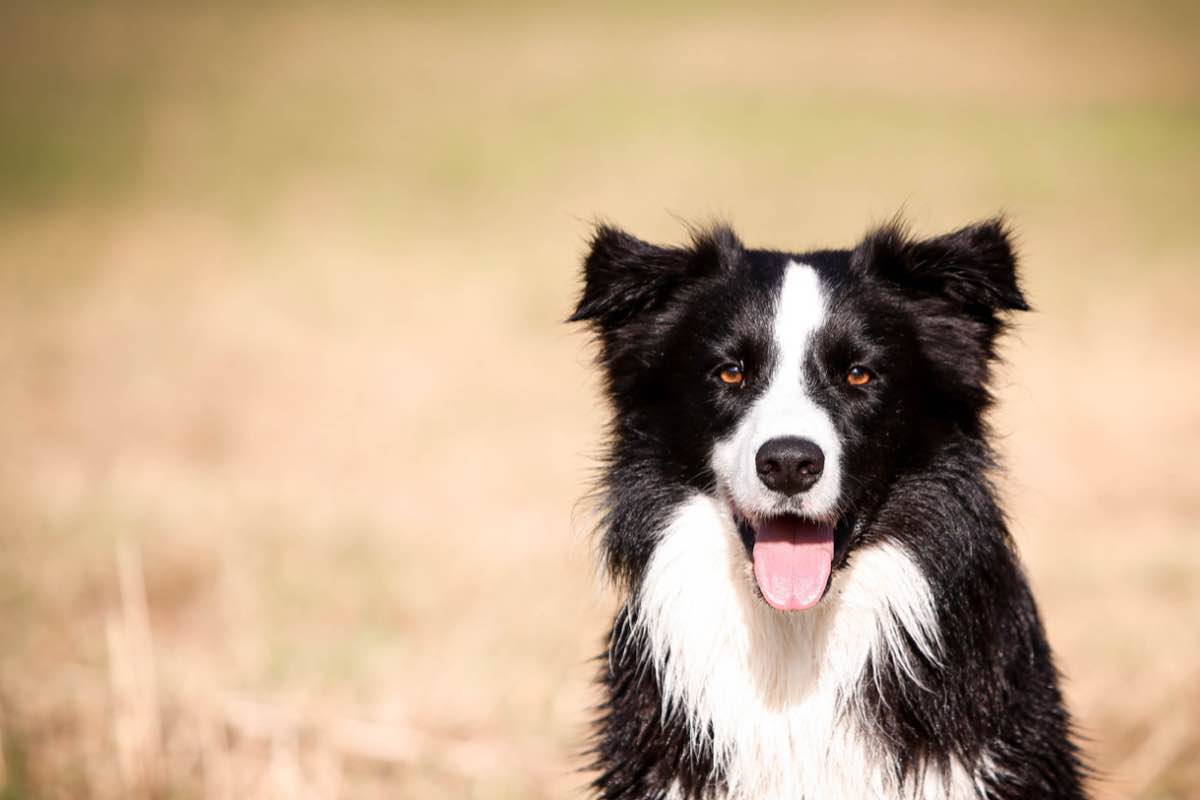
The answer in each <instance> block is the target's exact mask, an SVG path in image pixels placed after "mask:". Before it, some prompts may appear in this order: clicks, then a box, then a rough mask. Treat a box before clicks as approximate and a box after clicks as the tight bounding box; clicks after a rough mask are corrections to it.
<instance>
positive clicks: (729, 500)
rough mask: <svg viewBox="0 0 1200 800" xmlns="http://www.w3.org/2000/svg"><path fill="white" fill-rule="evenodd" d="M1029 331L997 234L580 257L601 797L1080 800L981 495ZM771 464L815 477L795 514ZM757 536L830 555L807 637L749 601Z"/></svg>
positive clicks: (995, 224)
mask: <svg viewBox="0 0 1200 800" xmlns="http://www.w3.org/2000/svg"><path fill="white" fill-rule="evenodd" d="M1026 308H1027V306H1026V302H1025V299H1024V297H1023V295H1022V293H1021V291H1020V288H1019V284H1018V279H1017V270H1016V262H1015V258H1014V254H1013V249H1012V247H1011V244H1010V239H1009V235H1008V232H1007V230H1006V228H1005V226H1004V225H1003V223H1001V222H1000V221H998V220H991V221H987V222H984V223H980V224H978V225H974V226H970V227H967V228H963V229H961V230H959V231H955V232H953V233H950V234H946V235H943V236H938V237H934V238H930V239H923V240H922V239H917V238H914V237H912V236H911V235H909V234H908V233H907V231H906V230H905V229H904V228H903V227H902V226H901V225H899V224H891V225H887V226H884V227H883V228H880V229H878V230H876V231H874V232H872V233H870V234H869V235H868V236H867V237H865V238H864V240H863V241H862V242H860V243H859V245H858V246H857V247H855V248H854V249H852V250H825V251H815V252H809V253H802V254H795V253H782V252H777V251H771V250H753V249H748V248H746V247H744V246H743V245H742V244H741V242H740V241H739V240H738V239H737V237H736V236H735V235H734V234H733V233H732V231H730V230H728V229H727V228H720V227H718V228H715V229H713V230H711V231H707V232H703V233H700V234H698V235H696V236H695V237H694V239H693V241H692V242H691V243H690V245H688V246H685V247H659V246H655V245H651V244H648V243H646V242H642V241H640V240H638V239H636V238H634V237H632V236H630V235H628V234H626V233H624V232H622V231H619V230H617V229H615V228H611V227H601V228H599V229H598V230H597V232H596V234H595V237H594V239H593V241H592V246H591V251H590V253H589V255H588V257H587V259H586V261H585V265H584V290H583V294H582V296H581V298H580V301H579V304H578V306H577V308H576V310H575V313H574V315H573V316H572V319H573V320H576V321H583V322H586V323H587V324H588V325H589V326H590V327H591V329H592V331H593V332H594V333H595V334H596V336H597V339H598V343H599V362H600V365H601V367H602V370H603V374H604V377H605V388H606V392H607V395H608V397H609V399H610V401H611V405H612V411H613V417H612V427H611V448H610V451H609V456H608V460H607V462H606V464H605V478H604V481H603V487H602V505H603V511H604V518H603V522H602V527H601V549H602V553H603V561H604V566H605V567H606V569H607V571H608V573H609V574H610V575H611V576H612V577H613V578H614V580H615V581H616V583H617V585H618V586H619V587H620V588H621V590H622V592H623V593H624V595H625V603H624V605H623V608H622V610H621V611H620V613H619V614H618V616H617V619H616V620H615V622H614V624H613V628H612V632H611V634H610V637H609V643H608V652H607V654H606V658H605V659H604V671H603V675H602V684H603V689H604V692H605V700H604V703H603V710H602V716H601V719H600V720H599V724H598V731H597V740H596V747H595V757H596V767H597V770H598V778H597V779H596V782H595V791H596V794H597V795H598V796H600V797H603V798H631V799H632V798H638V799H639V800H641V799H645V800H649V799H650V798H662V799H665V798H671V799H672V800H684V799H685V798H714V799H715V798H729V800H734V799H735V798H736V799H737V800H750V799H751V798H753V799H755V800H759V799H765V800H785V799H786V800H795V798H809V800H815V799H816V798H838V797H844V798H864V797H880V798H883V797H886V798H914V799H916V798H921V799H922V800H925V799H932V798H995V799H997V800H999V799H1002V798H1028V797H1054V798H1081V797H1083V796H1084V792H1083V788H1082V772H1083V770H1082V768H1081V765H1080V762H1079V759H1078V756H1077V752H1076V749H1075V747H1074V745H1073V744H1072V741H1071V737H1070V723H1069V718H1068V715H1067V713H1066V711H1065V710H1064V708H1063V705H1062V701H1061V697H1060V693H1059V689H1058V677H1057V673H1056V671H1055V669H1054V666H1053V663H1052V659H1051V654H1050V650H1049V647H1048V645H1047V643H1046V640H1045V636H1044V634H1043V631H1042V627H1041V624H1040V621H1039V619H1038V615H1037V611H1036V607H1035V605H1034V602H1033V599H1032V597H1031V595H1030V593H1029V589H1028V586H1027V583H1026V581H1025V578H1024V576H1023V574H1022V571H1021V569H1020V566H1019V563H1018V561H1017V559H1016V556H1015V553H1014V550H1013V548H1012V544H1011V541H1010V539H1009V535H1008V532H1007V528H1006V525H1005V521H1004V518H1003V515H1002V513H1001V511H1000V508H999V506H998V504H997V501H996V498H995V492H994V490H993V488H992V485H991V482H990V480H989V474H990V472H991V470H992V469H993V458H992V453H991V450H990V448H989V446H988V442H987V429H986V425H985V423H984V413H985V411H986V410H987V407H988V405H989V404H990V402H991V397H990V394H989V391H988V378H989V374H990V371H991V367H992V364H993V362H994V360H995V352H996V351H995V344H996V338H997V337H998V336H999V334H1000V333H1001V332H1002V331H1003V330H1004V327H1005V324H1006V318H1007V316H1008V314H1009V313H1011V312H1013V311H1018V310H1024V309H1026ZM731 366H735V367H736V374H737V375H740V376H741V378H740V379H739V380H737V381H736V382H730V381H728V380H725V379H718V377H719V376H720V375H722V374H729V372H728V368H729V367H731ZM851 372H856V373H857V374H860V375H861V374H866V375H868V377H869V381H867V382H865V383H862V384H861V385H860V384H858V383H852V382H848V381H847V379H846V378H847V375H848V374H850V373H851ZM781 437H790V438H793V439H800V440H803V441H805V442H807V443H809V446H811V447H816V448H817V449H818V450H819V451H820V453H822V454H823V463H822V464H821V465H820V466H818V467H817V468H816V471H815V472H814V473H813V474H811V475H810V476H809V478H810V480H809V482H808V483H806V484H805V488H804V489H803V490H802V491H797V490H794V487H793V489H786V490H785V489H780V488H779V486H778V483H774V482H772V481H769V480H767V478H766V477H765V474H764V471H763V470H764V467H763V464H762V455H761V454H762V452H763V448H764V446H765V445H766V444H767V443H769V442H776V441H779V440H780V438H781ZM756 456H757V460H756ZM810 466H811V465H810ZM809 484H811V485H809ZM772 486H774V487H775V488H772ZM779 520H790V522H789V523H788V524H794V525H802V526H807V528H806V529H812V530H824V531H826V532H828V531H830V530H832V534H831V538H832V553H833V555H832V559H828V560H826V562H824V563H826V564H830V563H831V565H832V567H831V569H832V574H831V577H830V578H829V580H828V583H827V586H826V588H825V592H824V595H823V596H821V598H820V600H819V602H817V603H816V605H814V606H812V607H809V608H807V610H803V611H781V610H778V608H777V607H773V606H772V605H769V604H768V602H767V601H766V600H765V599H764V595H763V593H762V591H761V590H760V587H759V585H758V584H757V582H756V577H755V575H756V572H755V569H754V567H753V566H752V565H753V564H754V563H756V561H755V559H757V558H758V555H757V554H758V553H759V550H758V549H757V548H758V546H759V544H760V543H761V542H762V540H763V537H765V536H766V535H767V534H765V533H763V532H764V531H765V530H767V529H768V527H769V526H770V525H771V524H774V523H777V522H778V521H779ZM773 521H774V522H773ZM825 541H829V539H828V538H827V539H826V540H825Z"/></svg>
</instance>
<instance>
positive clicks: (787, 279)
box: [571, 220, 1027, 610]
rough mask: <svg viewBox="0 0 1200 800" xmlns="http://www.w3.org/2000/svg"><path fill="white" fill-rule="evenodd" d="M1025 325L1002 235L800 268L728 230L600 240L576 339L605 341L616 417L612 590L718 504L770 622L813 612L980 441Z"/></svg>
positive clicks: (875, 235)
mask: <svg viewBox="0 0 1200 800" xmlns="http://www.w3.org/2000/svg"><path fill="white" fill-rule="evenodd" d="M1025 308H1027V306H1026V303H1025V299H1024V297H1023V295H1022V293H1021V290H1020V288H1019V286H1018V282H1017V273H1016V263H1015V258H1014V254H1013V248H1012V246H1011V243H1010V237H1009V234H1008V232H1007V229H1006V227H1005V225H1004V224H1003V222H1002V221H1000V220H990V221H986V222H983V223H980V224H977V225H972V226H969V227H966V228H962V229H960V230H957V231H954V232H952V233H949V234H946V235H943V236H937V237H934V238H929V239H918V238H914V237H912V236H910V235H909V234H908V233H907V231H906V230H905V229H904V227H903V226H902V225H901V224H899V223H892V224H889V225H886V226H884V227H882V228H879V229H877V230H875V231H873V232H872V233H870V234H868V235H867V236H866V237H865V238H864V239H863V241H862V242H860V243H859V244H858V246H857V247H855V248H854V249H852V250H819V251H812V252H807V253H799V254H796V253H786V252H779V251H774V250H759V249H750V248H747V247H745V246H744V245H743V244H742V243H741V241H740V240H739V239H738V238H737V236H736V235H735V234H734V233H733V232H732V231H731V230H729V229H728V228H725V227H716V228H712V229H710V230H706V231H703V232H699V233H697V234H696V235H694V236H693V239H692V241H691V242H690V244H688V245H687V246H681V247H663V246H658V245H653V244H649V243H646V242H644V241H641V240H639V239H637V238H635V237H633V236H630V235H629V234H627V233H625V232H623V231H620V230H618V229H616V228H613V227H608V226H601V227H599V228H598V229H597V230H596V232H595V235H594V237H593V239H592V242H591V249H590V252H589V254H588V256H587V258H586V260H585V263H584V289H583V293H582V297H581V298H580V300H579V303H578V306H577V308H576V309H575V312H574V314H573V315H572V317H571V320H572V321H583V322H586V323H588V324H589V325H590V326H591V328H592V330H593V332H594V333H595V335H596V337H597V339H598V342H599V349H600V353H599V361H600V364H601V366H602V368H603V372H604V377H605V381H606V389H607V393H608V396H609V398H610V400H611V404H612V411H613V421H612V427H611V437H612V441H611V451H610V460H609V463H608V465H607V476H606V481H605V492H606V505H607V511H608V516H607V519H606V520H605V535H604V541H603V546H604V548H605V556H606V558H607V563H608V566H609V568H610V571H611V572H612V573H613V574H614V575H615V576H616V577H618V578H620V579H624V580H628V581H631V582H635V581H636V580H637V578H638V576H639V573H640V570H641V569H642V568H643V567H644V565H645V563H646V561H647V559H648V557H649V556H650V555H651V554H652V552H653V549H654V546H655V543H656V537H657V535H658V532H659V529H660V527H661V524H662V521H663V520H665V519H666V518H667V516H669V512H670V509H671V508H672V507H673V506H674V505H677V504H678V503H680V502H682V501H683V500H684V499H685V498H686V497H687V496H689V495H690V494H692V493H694V492H703V493H706V494H709V495H710V496H712V497H714V498H716V499H718V500H719V501H720V503H721V504H722V507H724V508H726V509H727V510H728V514H729V516H730V519H731V520H732V521H733V523H734V524H735V525H736V529H737V530H738V532H739V534H740V537H741V539H742V541H743V543H744V545H745V549H746V554H747V558H748V559H749V560H750V562H751V563H752V565H753V575H754V579H755V582H756V584H757V587H758V589H759V591H760V592H761V595H762V597H763V599H764V600H765V601H766V602H767V603H769V604H770V605H771V606H773V607H775V608H777V609H780V610H803V609H806V608H809V607H811V606H813V605H815V604H817V603H818V602H819V601H820V600H821V598H822V597H823V596H824V593H825V592H826V591H827V589H828V587H829V583H830V580H831V576H832V574H833V573H834V571H835V570H836V569H837V568H838V567H839V565H840V564H842V563H844V562H845V560H846V558H847V554H848V553H849V552H850V551H851V550H853V548H854V547H855V546H856V545H857V544H858V543H859V540H860V539H861V538H862V535H863V534H862V533H861V531H862V530H864V529H865V527H866V526H864V525H863V524H861V523H862V522H863V521H865V520H869V519H870V518H871V517H872V514H873V513H874V512H875V510H876V509H878V507H879V506H880V504H881V503H883V502H884V501H885V500H886V498H887V496H888V494H889V491H890V490H891V487H892V486H893V485H894V484H895V483H896V481H897V480H899V478H900V477H901V476H902V475H908V474H913V473H915V472H919V471H920V470H921V469H924V468H928V467H929V466H930V464H929V463H928V462H930V461H931V460H932V459H936V458H937V454H938V452H939V449H938V448H939V446H941V445H943V444H944V443H945V442H947V441H950V440H951V439H952V438H953V437H956V436H967V437H982V435H983V420H982V415H983V412H984V410H985V409H986V407H987V405H988V404H989V402H990V396H989V393H988V374H989V369H990V365H991V362H992V361H993V360H994V357H995V340H996V337H997V335H998V334H999V333H1000V332H1001V330H1002V329H1003V327H1004V318H1005V314H1006V312H1009V311H1013V310H1021V309H1025Z"/></svg>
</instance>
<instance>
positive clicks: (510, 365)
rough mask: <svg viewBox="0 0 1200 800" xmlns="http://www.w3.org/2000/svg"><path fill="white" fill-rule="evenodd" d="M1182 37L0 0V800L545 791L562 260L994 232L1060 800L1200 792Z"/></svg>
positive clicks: (580, 430) (767, 18)
mask: <svg viewBox="0 0 1200 800" xmlns="http://www.w3.org/2000/svg"><path fill="white" fill-rule="evenodd" d="M1198 42H1200V5H1197V4H1196V3H1194V2H1184V1H1181V2H1165V3H1132V2H1130V3H1113V2H1102V3H1088V4H1074V3H1067V2H1057V1H1054V0H1052V1H1051V2H1037V3H1035V2H1017V3H1012V4H996V3H986V4H985V3H978V4H962V3H946V4H937V3H927V2H921V3H917V4H912V3H907V4H904V5H903V6H900V5H895V6H893V5H884V4H870V3H857V2H855V3H837V4H834V3H822V4H810V5H799V4H785V3H780V4H773V5H762V6H750V5H740V6H739V7H738V8H737V9H736V10H734V9H726V8H722V7H721V6H718V5H716V4H707V3H687V4H685V3H668V4H663V5H654V6H653V7H651V6H645V5H642V4H637V3H617V4H611V5H604V6H603V7H600V4H592V5H591V6H588V7H583V6H578V7H574V8H565V7H561V6H558V5H540V4H538V3H533V2H529V3H515V4H508V5H505V6H503V7H500V6H493V5H491V4H484V3H480V4H478V5H468V6H457V7H456V8H453V9H451V8H442V7H440V6H438V5H437V4H418V5H410V4H394V5H384V4H379V5H375V4H370V3H339V4H315V3H314V4H306V3H232V2H230V3H224V4H223V3H189V4H185V3H167V2H146V3H127V2H119V1H118V0H111V1H110V2H103V3H91V2H60V1H59V0H46V1H44V2H16V3H13V2H7V3H4V4H3V6H2V7H0V753H2V758H0V787H3V788H2V789H0V797H2V798H4V800H24V799H25V798H79V797H96V798H117V797H134V798H139V797H141V798H149V797H153V798H159V797H162V798H165V797H171V798H205V800H207V798H244V797H262V798H335V797H345V798H358V797H365V798H369V797H413V798H434V799H435V800H436V799H437V798H463V797H471V798H560V797H570V796H578V793H579V787H580V786H581V785H582V784H583V783H584V781H585V778H586V776H585V775H583V774H581V773H580V772H579V769H580V767H581V765H582V764H583V759H581V758H580V757H579V756H578V755H577V754H578V753H579V752H580V751H581V750H582V748H583V747H584V745H585V741H586V734H587V721H588V718H589V713H590V712H589V707H590V705H591V703H593V702H594V701H595V699H596V697H595V695H594V694H593V692H592V690H591V689H590V686H589V684H590V681H591V678H592V676H593V673H594V671H595V669H596V666H595V665H594V664H593V663H591V662H590V659H591V658H592V657H593V656H594V655H595V654H597V653H598V652H599V650H600V647H601V642H602V637H603V634H604V629H605V625H606V623H607V620H608V615H609V613H610V611H611V609H612V605H613V599H612V597H611V596H610V595H609V594H608V592H607V590H606V589H605V588H604V586H603V583H602V582H601V581H600V580H599V579H597V578H596V577H595V575H594V574H593V571H592V568H591V560H590V546H591V545H590V538H589V536H590V528H591V525H592V518H591V517H590V515H589V511H588V509H587V507H586V505H583V504H580V503H579V498H580V497H582V496H583V495H584V493H585V491H586V488H587V485H588V483H589V481H590V480H591V479H592V477H593V469H592V465H593V463H594V456H595V455H596V453H597V452H598V450H599V445H600V429H601V425H602V421H603V413H604V412H603V406H602V404H601V402H600V398H599V396H598V392H597V382H596V380H595V377H594V376H593V374H592V371H591V368H590V351H589V347H588V342H587V338H586V336H585V335H583V334H582V333H581V332H580V331H572V330H569V329H568V328H567V327H566V326H565V325H563V324H561V320H562V319H563V318H564V317H565V316H566V315H567V314H568V313H569V311H570V308H571V301H572V299H573V296H574V293H575V291H576V289H577V286H576V277H577V265H578V262H579V257H580V256H581V254H582V253H583V250H584V247H585V242H586V238H587V236H588V232H589V225H590V223H591V222H592V221H593V220H594V219H596V218H598V217H604V218H607V219H609V220H611V221H613V222H616V223H618V224H621V225H624V226H627V227H628V228H630V229H631V230H633V231H635V232H636V233H638V234H639V235H641V236H643V237H646V238H651V239H657V240H661V241H679V240H681V239H683V238H684V237H685V235H686V234H685V229H684V226H683V221H685V220H698V221H705V220H709V219H713V218H724V219H728V220H730V221H731V222H732V223H733V224H734V225H735V226H736V228H737V229H738V231H739V232H740V234H741V235H742V237H743V238H744V239H745V240H746V241H747V242H748V243H750V244H753V245H771V246H775V247H780V248H791V249H805V248H809V247H815V246H823V245H834V246H844V245H849V244H851V243H853V242H854V241H855V240H856V239H857V237H858V236H860V235H861V234H862V233H863V232H864V230H865V229H866V228H867V227H868V226H870V225H871V224H874V223H878V222H880V221H882V220H885V219H887V218H888V217H890V216H891V215H892V214H894V213H896V212H897V211H898V210H901V209H903V210H904V211H905V213H906V214H907V216H908V217H909V218H910V219H911V221H912V222H913V224H914V227H915V228H916V229H917V230H918V231H920V232H922V233H936V232H940V231H943V230H947V229H949V228H951V227H954V226H958V225H961V224H964V223H967V222H970V221H973V220H975V219H978V218H980V217H983V216H987V215H990V214H993V213H995V212H996V211H1001V210H1002V211H1005V212H1007V213H1008V214H1009V215H1010V217H1011V219H1012V221H1013V223H1014V225H1015V227H1016V229H1017V230H1018V231H1019V235H1020V244H1021V250H1022V252H1023V256H1024V261H1023V265H1024V275H1025V278H1026V283H1027V287H1028V289H1029V293H1030V295H1031V297H1032V299H1033V301H1034V303H1035V305H1036V306H1037V313H1036V314H1032V315H1026V316H1025V317H1024V318H1023V319H1021V320H1020V327H1019V330H1018V331H1017V333H1016V335H1015V336H1014V337H1012V338H1011V339H1010V342H1009V346H1008V348H1007V355H1008V358H1009V362H1010V366H1009V367H1008V368H1007V369H1005V370H1004V371H1003V373H1002V375H1001V377H1000V386H999V394H1000V396H1001V405H1000V407H999V408H998V410H997V412H996V414H995V416H994V422H995V426H996V428H997V431H998V433H999V434H1000V441H1001V446H1002V449H1003V452H1004V456H1005V460H1006V463H1007V465H1008V467H1009V470H1008V475H1007V477H1006V479H1005V481H1004V488H1005V493H1006V496H1007V498H1008V502H1009V506H1010V509H1011V511H1012V518H1013V521H1014V529H1015V534H1016V537H1017V540H1018V543H1019V545H1020V548H1021V551H1022V554H1023V556H1024V558H1025V561H1026V564H1027V567H1028V571H1029V573H1030V576H1031V579H1032V581H1033V583H1034V585H1035V590H1036V591H1037V593H1038V597H1039V599H1040V602H1041V604H1042V610H1043V613H1044V616H1045V620H1046V623H1047V626H1048V628H1049V633H1050V636H1051V639H1052V641H1053V643H1054V645H1055V646H1056V647H1057V651H1058V655H1059V661H1060V664H1061V667H1062V670H1063V672H1064V674H1065V676H1066V689H1067V694H1068V696H1069V699H1070V703H1071V705H1072V707H1073V709H1074V710H1075V713H1076V714H1077V717H1078V722H1079V726H1080V730H1081V732H1082V733H1083V734H1084V736H1085V737H1086V739H1087V744H1086V749H1087V752H1088V754H1089V756H1090V758H1091V759H1092V761H1093V763H1094V764H1095V766H1096V767H1097V769H1098V771H1099V773H1100V775H1101V776H1102V780H1101V781H1099V782H1098V784H1097V793H1098V796H1099V797H1102V798H1128V797H1138V798H1197V797H1200V620H1198V618H1200V543H1198V542H1197V540H1196V523H1197V521H1198V519H1200V456H1198V455H1197V454H1198V453H1200V411H1198V403H1200V376H1198V375H1197V372H1196V368H1197V366H1198V364H1197V360H1196V353H1197V348H1198V347H1200V320H1198V316H1197V308H1196V302H1197V299H1198V294H1197V288H1198V287H1197V268H1198V266H1200V265H1198V263H1197V259H1198V256H1200V242H1198V240H1197V233H1196V222H1197V219H1198V218H1200V46H1198Z"/></svg>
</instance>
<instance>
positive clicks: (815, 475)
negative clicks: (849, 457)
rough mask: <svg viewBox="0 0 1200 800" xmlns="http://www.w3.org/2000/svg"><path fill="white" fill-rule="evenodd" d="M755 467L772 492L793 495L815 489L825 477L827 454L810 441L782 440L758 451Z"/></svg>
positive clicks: (774, 441)
mask: <svg viewBox="0 0 1200 800" xmlns="http://www.w3.org/2000/svg"><path fill="white" fill-rule="evenodd" d="M754 466H755V467H757V468H758V477H759V480H761V481H762V482H763V483H764V484H766V486H767V488H768V489H774V490H775V491H777V492H783V493H784V494H786V495H793V494H798V493H800V492H804V491H807V490H809V489H811V488H812V487H813V484H814V483H816V482H817V480H818V479H819V478H820V477H821V471H822V470H824V469H825V454H824V453H822V452H821V448H819V447H817V446H816V445H815V444H813V443H812V442H810V441H809V440H808V439H801V438H799V437H796V436H781V437H780V438H778V439H771V440H770V441H768V442H767V443H766V444H764V445H763V446H762V447H760V448H758V455H756V456H755V457H754Z"/></svg>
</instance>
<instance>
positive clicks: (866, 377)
mask: <svg viewBox="0 0 1200 800" xmlns="http://www.w3.org/2000/svg"><path fill="white" fill-rule="evenodd" d="M874 377H875V376H874V375H873V374H872V373H871V370H869V369H867V368H866V367H864V366H862V365H861V364H855V365H854V366H853V367H851V368H850V371H849V372H847V373H846V383H848V384H850V385H851V386H866V385H867V384H868V383H870V382H871V379H872V378H874Z"/></svg>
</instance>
